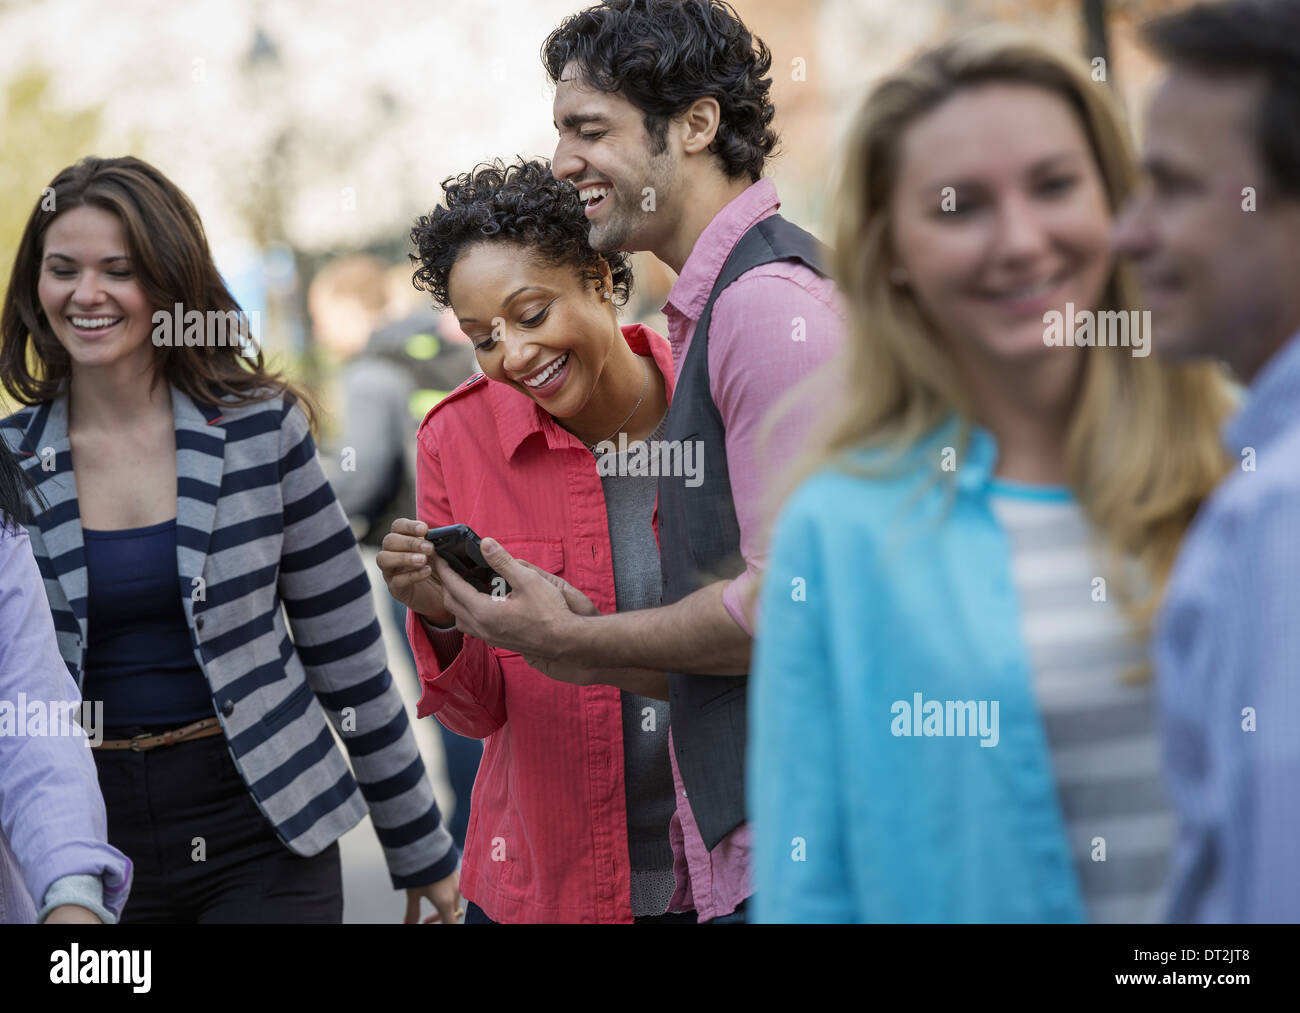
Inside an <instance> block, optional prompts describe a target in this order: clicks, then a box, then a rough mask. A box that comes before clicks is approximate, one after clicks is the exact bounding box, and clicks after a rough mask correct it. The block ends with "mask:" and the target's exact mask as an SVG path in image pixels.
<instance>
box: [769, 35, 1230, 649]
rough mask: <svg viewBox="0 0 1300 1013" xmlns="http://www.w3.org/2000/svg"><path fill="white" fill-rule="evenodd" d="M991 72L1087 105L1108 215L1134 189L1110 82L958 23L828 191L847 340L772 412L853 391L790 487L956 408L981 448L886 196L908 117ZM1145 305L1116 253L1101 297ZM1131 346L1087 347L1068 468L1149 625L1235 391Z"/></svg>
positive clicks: (1085, 116)
mask: <svg viewBox="0 0 1300 1013" xmlns="http://www.w3.org/2000/svg"><path fill="white" fill-rule="evenodd" d="M991 82H1000V83H1012V84H1029V85H1035V86H1039V87H1042V88H1046V89H1048V90H1049V91H1052V92H1053V93H1055V94H1058V95H1061V96H1062V97H1064V98H1065V99H1066V100H1067V101H1068V102H1069V103H1070V105H1071V107H1072V108H1074V109H1075V110H1076V112H1077V113H1078V116H1079V119H1080V121H1081V124H1082V126H1083V129H1084V132H1085V134H1086V135H1087V138H1088V141H1089V144H1090V146H1091V149H1092V152H1093V155H1094V157H1095V159H1096V163H1097V166H1098V169H1099V172H1100V175H1101V179H1102V182H1103V186H1104V189H1105V192H1106V196H1107V199H1108V203H1109V206H1110V209H1111V212H1112V213H1114V212H1115V211H1116V210H1117V209H1118V208H1119V206H1120V205H1121V204H1122V203H1123V201H1124V199H1125V198H1126V197H1127V195H1128V194H1129V192H1130V191H1131V190H1132V188H1133V186H1134V183H1135V180H1136V169H1135V166H1134V162H1133V157H1132V152H1131V147H1130V144H1129V140H1128V136H1127V133H1126V128H1125V126H1124V124H1123V121H1122V120H1121V118H1120V116H1119V114H1118V112H1117V111H1116V108H1115V106H1114V105H1113V104H1112V100H1111V98H1110V96H1109V94H1108V92H1107V89H1106V88H1105V86H1103V85H1098V84H1094V83H1093V82H1092V81H1091V80H1090V78H1089V76H1088V74H1087V73H1086V71H1085V70H1084V69H1083V68H1082V67H1081V66H1080V65H1078V64H1077V63H1076V62H1075V61H1074V60H1073V59H1071V58H1070V57H1068V56H1065V55H1061V54H1058V53H1056V52H1055V51H1054V50H1052V49H1051V48H1049V47H1047V46H1044V45H1043V44H1041V43H1039V42H1037V41H1035V40H1033V39H1031V38H1030V37H1028V36H1027V35H1025V34H1023V33H1021V32H1018V31H1014V30H1008V29H1004V28H994V29H983V30H980V31H978V32H974V33H971V34H968V35H965V36H961V37H959V38H956V39H954V40H952V41H949V42H947V43H945V44H943V45H941V46H939V47H937V48H934V49H931V50H928V51H926V52H924V53H922V54H921V55H920V56H918V57H917V58H915V59H914V60H913V61H912V62H910V63H909V64H908V65H907V66H905V67H904V68H902V69H901V70H899V71H898V72H896V73H894V74H892V75H890V76H889V77H888V78H886V79H885V80H884V81H883V82H881V83H880V84H879V85H877V86H876V87H875V88H874V89H873V90H872V91H871V93H870V94H869V95H868V97H867V99H866V101H865V102H864V104H863V105H862V107H861V108H860V109H859V110H858V112H857V114H856V116H855V118H854V120H853V122H852V126H851V128H850V131H849V135H848V138H847V145H846V156H845V157H844V158H843V159H842V160H841V165H842V172H841V176H840V179H839V180H838V182H837V187H836V190H837V193H836V199H835V201H834V203H833V204H832V205H831V206H832V207H834V208H835V209H836V217H837V220H838V221H837V227H836V231H835V234H834V237H833V242H834V250H835V252H834V254H833V259H832V272H833V274H834V276H835V278H836V281H837V283H838V285H839V287H840V291H841V293H842V294H843V297H844V300H845V303H846V305H847V308H848V318H849V319H848V333H847V336H846V341H845V345H844V347H843V349H842V350H841V352H840V353H838V354H837V355H836V356H835V357H833V358H832V361H831V362H829V363H828V364H827V365H826V366H825V367H824V368H823V369H822V370H820V371H818V373H815V374H814V375H813V377H810V378H809V382H808V383H807V384H804V385H801V386H800V388H798V389H796V391H794V392H792V394H791V396H790V397H789V398H788V399H786V400H783V402H782V404H781V405H780V406H778V408H777V411H776V413H774V414H776V415H780V414H781V413H782V412H783V411H784V410H787V409H788V408H789V407H790V406H791V405H792V403H793V402H794V401H797V400H798V399H800V398H801V397H807V396H808V395H809V392H810V389H812V388H816V387H817V386H818V385H819V384H824V383H826V382H827V381H828V379H829V378H838V382H839V384H840V390H841V391H842V392H843V393H841V395H840V396H838V397H836V398H835V399H834V401H833V404H834V408H833V409H832V410H831V412H830V413H829V414H827V415H826V416H824V417H823V418H822V420H821V423H820V425H819V427H818V428H816V429H815V430H814V432H813V434H812V436H811V444H810V450H809V452H808V453H807V454H806V455H805V456H804V457H803V458H802V459H801V460H800V461H799V462H798V463H797V464H796V466H795V467H794V469H793V471H792V473H791V477H790V484H789V486H788V487H787V488H785V489H784V490H782V491H783V492H784V493H786V494H788V493H789V492H790V491H792V490H793V488H794V486H795V485H798V484H799V482H801V481H802V480H803V479H804V478H807V477H808V476H809V475H811V474H812V473H813V472H816V471H820V470H823V469H825V468H827V467H835V468H838V469H840V470H844V471H848V472H850V473H859V474H868V475H870V474H877V475H878V474H880V473H881V471H882V470H884V471H888V470H890V469H892V468H895V467H897V466H898V465H899V464H900V462H901V461H902V458H903V455H904V454H905V452H906V451H907V450H908V449H909V448H911V447H913V446H914V445H916V444H917V443H918V442H919V441H920V440H921V439H922V438H923V437H925V436H926V435H927V434H929V433H931V432H932V431H933V430H935V428H936V427H937V426H939V425H941V424H942V423H943V422H944V421H946V420H948V419H949V418H952V417H954V416H955V417H956V419H957V421H958V434H959V435H958V438H957V448H958V453H959V454H964V453H965V450H966V449H967V447H968V446H969V438H970V427H971V404H970V401H969V398H968V396H967V394H966V392H965V391H964V390H963V385H962V383H961V381H960V379H959V374H958V372H957V369H956V367H955V364H954V362H953V361H952V359H951V355H950V353H949V352H947V351H946V350H945V346H944V343H943V342H942V341H941V340H940V338H939V335H937V334H936V333H935V330H934V328H933V326H932V325H931V324H930V323H929V322H928V321H927V319H926V318H925V316H924V315H923V314H922V312H921V310H920V308H919V307H918V306H917V304H916V302H915V301H914V299H913V296H912V295H911V293H910V291H908V290H907V289H906V288H903V287H900V286H898V285H896V284H892V283H891V279H890V272H891V271H892V270H893V268H894V267H895V266H896V264H895V261H894V259H893V249H892V240H891V233H890V224H891V223H890V215H889V202H890V197H891V194H892V193H893V190H894V186H895V184H896V182H897V176H898V171H899V153H900V146H901V141H902V138H903V135H904V134H905V132H906V131H907V129H908V128H909V127H910V126H911V125H912V124H913V123H914V122H915V121H916V120H917V119H918V118H920V117H921V116H923V115H924V114H925V113H927V112H929V111H930V110H932V109H934V108H935V107H937V106H938V105H939V104H940V103H942V102H944V101H945V100H946V99H948V98H950V97H951V96H953V95H954V94H956V93H958V92H960V91H962V90H964V89H966V88H970V87H974V86H978V85H982V84H986V83H991ZM1135 305H1136V300H1135V298H1134V291H1133V288H1132V281H1131V279H1130V278H1129V274H1128V269H1127V268H1126V267H1124V266H1122V265H1117V266H1116V267H1115V269H1114V270H1113V273H1112V275H1111V277H1110V279H1109V280H1108V282H1107V285H1106V288H1105V291H1104V293H1103V295H1102V300H1101V305H1100V306H1098V307H1094V309H1114V310H1119V309H1126V308H1129V307H1132V306H1135ZM1122 352H1123V354H1120V353H1121V349H1110V350H1107V351H1101V350H1098V349H1091V350H1085V349H1078V350H1077V351H1076V352H1075V354H1083V355H1086V357H1087V358H1086V363H1085V365H1084V367H1083V370H1084V377H1083V380H1082V385H1081V389H1080V393H1079V396H1078V400H1077V402H1076V404H1075V409H1074V412H1073V415H1072V417H1071V419H1070V423H1069V427H1068V432H1067V436H1066V448H1065V468H1066V474H1067V476H1068V482H1069V485H1070V487H1071V488H1072V489H1073V491H1074V493H1075V496H1076V498H1077V500H1078V502H1079V505H1080V507H1081V508H1082V510H1083V511H1084V513H1085V515H1086V516H1087V518H1088V519H1089V521H1090V522H1091V525H1092V526H1093V528H1094V531H1095V532H1096V533H1097V534H1098V536H1099V538H1100V541H1101V542H1102V544H1103V548H1104V551H1105V553H1106V558H1107V563H1108V567H1107V569H1108V571H1109V572H1110V573H1112V574H1113V576H1112V577H1111V580H1110V583H1111V585H1112V587H1113V588H1114V589H1115V593H1116V597H1117V599H1118V600H1119V601H1120V602H1121V605H1122V606H1123V607H1124V609H1125V611H1126V613H1127V614H1128V615H1129V617H1130V619H1131V621H1132V623H1133V626H1134V628H1135V632H1136V633H1137V634H1138V635H1139V636H1141V637H1143V638H1144V639H1145V638H1146V637H1148V636H1149V635H1150V628H1151V622H1152V618H1153V616H1154V614H1155V612H1156V610H1157V609H1158V607H1159V601H1160V597H1161V594H1162V592H1163V589H1164V584H1165V581H1166V580H1167V578H1168V574H1169V570H1170V568H1171V566H1172V564H1173V561H1174V558H1175V556H1176V554H1177V551H1178V546H1179V542H1180V541H1181V539H1182V536H1183V533H1184V531H1185V529H1186V527H1187V525H1188V523H1189V522H1190V521H1191V519H1192V517H1193V515H1194V514H1195V513H1196V510H1197V508H1198V506H1199V505H1200V503H1201V501H1202V500H1203V499H1204V498H1205V496H1207V495H1208V494H1209V492H1210V491H1211V490H1212V489H1213V488H1214V486H1215V485H1216V484H1217V483H1218V482H1219V480H1220V479H1221V478H1222V476H1223V475H1224V473H1225V471H1226V468H1227V458H1226V455H1225V453H1224V451H1223V450H1222V448H1221V447H1220V445H1219V440H1218V431H1219V428H1220V426H1221V424H1222V422H1223V420H1224V419H1225V417H1226V415H1227V413H1228V412H1229V411H1230V410H1231V407H1232V403H1231V398H1230V395H1229V388H1228V385H1227V384H1226V383H1225V381H1224V379H1223V377H1222V375H1221V374H1220V373H1219V371H1218V370H1217V369H1216V367H1214V366H1207V365H1194V366H1173V365H1166V364H1164V363H1162V362H1160V361H1158V360H1157V359H1156V358H1155V357H1134V356H1132V355H1130V354H1128V350H1127V349H1124V350H1122ZM823 389H824V388H823ZM772 421H773V422H775V419H773V420H772ZM863 447H872V448H880V449H882V450H883V451H884V453H883V454H882V455H879V457H880V460H879V461H877V462H875V463H874V464H864V463H863V462H862V461H861V459H860V458H858V459H857V460H854V461H850V460H849V459H848V458H847V456H846V455H848V453H849V452H850V451H853V450H857V449H859V448H863ZM933 464H934V468H935V475H934V476H933V478H934V479H935V480H937V481H942V480H943V479H944V478H945V474H944V473H942V472H940V470H939V461H938V460H935V461H934V462H933ZM946 477H947V479H949V480H951V478H952V475H951V473H948V474H947V475H946ZM949 488H950V490H951V486H949ZM1124 559H1132V560H1133V561H1135V562H1136V563H1137V564H1138V565H1139V568H1140V570H1141V571H1142V577H1141V579H1139V580H1131V579H1129V577H1128V576H1126V572H1127V568H1125V567H1122V566H1120V565H1119V564H1120V562H1121V560H1124Z"/></svg>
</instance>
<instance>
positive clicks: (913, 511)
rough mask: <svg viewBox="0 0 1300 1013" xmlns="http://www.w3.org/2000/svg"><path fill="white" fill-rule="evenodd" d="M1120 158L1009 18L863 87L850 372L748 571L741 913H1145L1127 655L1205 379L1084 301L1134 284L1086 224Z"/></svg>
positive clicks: (1213, 476)
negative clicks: (745, 890) (751, 637)
mask: <svg viewBox="0 0 1300 1013" xmlns="http://www.w3.org/2000/svg"><path fill="white" fill-rule="evenodd" d="M1134 172H1135V170H1134V167H1133V162H1132V158H1131V155H1130V147H1129V141H1128V138H1127V136H1126V133H1125V129H1124V127H1123V126H1122V124H1121V122H1120V120H1119V118H1118V116H1117V114H1116V112H1115V110H1114V108H1113V106H1112V104H1111V101H1110V97H1109V94H1108V89H1107V87H1106V86H1105V85H1104V84H1099V83H1094V82H1093V81H1092V80H1090V78H1089V74H1088V71H1087V69H1086V67H1084V66H1082V65H1079V64H1076V62H1075V61H1074V60H1073V59H1071V58H1069V57H1066V56H1062V55H1058V54H1056V53H1055V52H1054V51H1052V50H1050V49H1048V48H1045V47H1043V46H1042V45H1040V44H1038V43H1037V42H1034V41H1032V40H1030V39H1028V38H1026V37H1024V36H1023V35H1018V34H1011V33H1007V32H1005V31H998V30H991V31H990V30H986V31H983V32H981V33H977V34H975V35H970V36H966V37H963V38H960V39H957V40H955V41H952V42H950V43H947V44H945V45H943V46H940V47H939V48H937V49H934V50H931V51H929V52H927V53H924V54H922V55H921V56H920V57H918V58H917V59H916V60H915V61H914V62H912V63H911V64H910V65H908V66H907V67H905V68H904V69H902V70H901V71H899V72H898V73H896V74H894V75H892V76H891V77H889V78H888V79H886V80H885V81H884V82H883V83H881V84H880V85H879V86H878V87H876V88H875V89H874V90H873V91H872V93H871V94H870V95H869V97H868V98H867V100H866V102H865V104H864V105H863V106H862V108H861V109H860V111H859V112H858V114H857V117H856V120H855V122H854V124H853V126H852V128H851V130H850V134H849V138H848V150H847V158H846V160H845V164H844V166H843V173H842V183H841V184H840V188H839V194H838V203H837V204H836V205H835V207H836V209H837V213H836V217H837V221H838V226H837V228H838V233H837V235H836V237H835V240H836V242H835V246H836V254H835V256H836V263H835V270H836V273H837V275H838V281H839V283H840V285H841V286H842V291H843V293H844V297H845V300H846V302H847V304H848V306H849V309H850V327H851V330H850V339H849V341H848V342H847V344H846V349H845V352H844V357H843V358H842V359H841V360H840V361H839V362H838V363H836V364H835V369H834V371H833V374H832V375H834V376H837V377H838V378H839V379H838V381H836V382H838V383H839V384H841V396H840V397H839V398H838V399H836V401H835V408H834V410H833V414H832V416H831V417H828V418H827V420H826V422H825V425H824V428H823V430H822V432H821V434H820V436H819V438H818V440H817V441H816V443H815V444H814V446H815V448H816V449H815V452H814V453H812V455H811V457H810V458H809V460H808V461H807V462H806V467H805V468H804V469H803V471H802V472H801V477H802V481H801V482H800V484H799V485H798V487H797V488H796V490H795V491H794V493H793V494H792V495H791V496H790V498H789V499H788V501H787V502H786V504H785V507H784V509H783V511H782V513H781V515H780V517H779V519H778V521H777V524H776V527H775V531H774V536H773V542H772V546H771V553H770V561H769V569H768V575H767V580H766V582H765V584H764V588H763V592H762V599H761V611H760V617H761V626H760V632H759V637H758V641H757V645H756V665H755V669H754V672H755V683H756V685H757V692H756V693H755V695H754V698H753V700H752V702H751V714H750V721H751V730H750V733H751V739H750V742H751V746H750V754H749V775H748V787H749V806H750V812H751V817H752V818H753V820H754V825H755V828H756V831H755V838H756V839H755V877H756V882H755V900H756V907H757V916H758V919H759V920H761V921H819V922H821V921H926V922H993V921H1016V922H1030V921H1082V920H1105V921H1112V920H1115V921H1135V920H1136V921H1140V920H1155V919H1156V918H1158V917H1159V914H1160V908H1159V903H1160V897H1159V892H1160V886H1161V883H1162V881H1163V878H1164V874H1165V869H1166V864H1167V857H1168V852H1169V847H1170V842H1171V836H1172V825H1171V820H1170V815H1169V809H1168V804H1167V802H1166V800H1165V798H1164V793H1163V790H1162V785H1161V778H1160V771H1159V765H1158V747H1157V740H1156V729H1155V727H1154V710H1153V706H1152V704H1153V700H1152V687H1151V683H1150V680H1149V678H1148V677H1147V676H1146V674H1145V672H1144V665H1143V661H1144V656H1145V651H1146V641H1147V638H1148V636H1149V629H1150V622H1151V616H1152V612H1153V610H1154V608H1155V605H1156V603H1157V602H1158V600H1159V597H1160V593H1161V590H1162V587H1163V584H1164V581H1165V579H1166V576H1167V574H1168V571H1169V567H1170V564H1171V562H1172V560H1173V558H1174V555H1175V553H1176V551H1177V548H1178V543H1179V540H1180V539H1181V537H1182V535H1183V532H1184V530H1185V528H1186V526H1187V524H1188V522H1189V520H1190V519H1191V517H1192V515H1193V514H1194V513H1195V511H1196V509H1197V506H1198V505H1199V504H1200V502H1201V501H1202V499H1203V498H1204V497H1205V496H1206V495H1207V494H1208V493H1209V491H1210V490H1211V489H1212V488H1213V486H1214V484H1215V483H1216V481H1217V480H1218V479H1219V478H1220V476H1221V475H1222V474H1223V471H1224V468H1225V461H1224V459H1223V456H1222V451H1221V450H1220V449H1219V445H1218V443H1217V439H1216V433H1217V430H1218V427H1219V425H1220V423H1221V422H1222V420H1223V418H1224V416H1225V415H1226V413H1227V412H1228V411H1229V407H1230V406H1229V399H1228V395H1227V391H1226V388H1225V387H1224V386H1223V385H1222V383H1221V381H1220V380H1219V378H1218V375H1217V373H1216V372H1214V370H1213V369H1212V367H1207V366H1201V367H1192V368H1180V369H1176V368H1172V367H1168V366H1164V365H1161V364H1160V363H1159V361H1158V360H1157V359H1156V358H1153V357H1150V355H1149V353H1150V351H1151V347H1150V342H1151V335H1150V333H1149V331H1147V330H1145V329H1144V326H1143V318H1142V317H1141V316H1140V315H1139V316H1138V317H1136V318H1132V317H1131V316H1129V315H1126V316H1125V317H1124V318H1123V319H1124V321H1125V322H1126V323H1130V324H1132V325H1133V327H1132V328H1131V329H1130V330H1128V331H1126V332H1124V334H1123V335H1121V333H1120V332H1119V331H1118V329H1117V328H1116V324H1117V322H1118V320H1119V319H1120V318H1119V317H1117V316H1108V317H1104V318H1103V317H1100V316H1097V317H1095V318H1092V315H1093V314H1099V313H1100V312H1101V311H1117V310H1128V309H1133V308H1136V304H1135V302H1134V300H1133V297H1132V295H1131V292H1130V282H1129V280H1128V278H1127V277H1126V276H1125V274H1124V273H1123V271H1122V269H1119V268H1117V267H1116V264H1115V261H1114V259H1113V257H1112V254H1111V251H1110V246H1109V233H1110V229H1111V225H1112V218H1113V215H1114V212H1115V209H1116V208H1117V207H1118V206H1119V205H1120V203H1121V202H1122V201H1123V199H1124V197H1125V196H1126V195H1127V194H1128V192H1129V191H1130V189H1131V188H1132V186H1133V183H1134ZM1090 318H1092V319H1091V323H1090V324H1088V325H1085V323H1084V321H1085V320H1088V319H1090ZM1103 320H1104V321H1106V323H1105V327H1106V330H1105V331H1104V332H1103V331H1101V330H1099V329H1098V327H1097V325H1098V322H1099V321H1103ZM1098 334H1103V335H1104V336H1105V337H1107V338H1108V339H1110V340H1113V341H1114V342H1115V344H1114V345H1111V344H1109V343H1108V344H1107V345H1106V346H1105V347H1100V346H1099V345H1097V344H1096V338H1097V336H1098ZM1076 339H1077V340H1076ZM1090 340H1091V341H1092V342H1093V343H1092V344H1091V345H1090V344H1089V343H1088V342H1089V341H1090ZM1156 340H1158V335H1157V336H1156Z"/></svg>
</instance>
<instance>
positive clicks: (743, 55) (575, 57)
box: [542, 0, 777, 181]
mask: <svg viewBox="0 0 1300 1013" xmlns="http://www.w3.org/2000/svg"><path fill="white" fill-rule="evenodd" d="M571 62H572V63H576V64H577V66H578V68H579V72H580V73H581V75H582V79H583V82H584V83H585V84H587V85H589V86H591V87H593V88H595V89H597V90H598V91H603V92H618V93H621V94H622V95H623V96H624V97H625V98H626V99H627V100H628V101H629V102H631V103H632V104H633V105H634V106H636V107H637V108H638V109H640V110H641V112H642V113H643V114H644V117H645V128H646V132H647V133H648V134H649V135H650V138H651V141H652V143H653V144H654V145H655V148H654V153H655V154H661V153H662V152H663V151H664V150H666V148H667V133H668V123H669V121H670V120H671V119H672V118H673V117H674V116H677V115H679V114H680V113H682V112H684V111H685V110H686V109H687V108H689V107H690V105H691V103H692V102H694V101H696V100H697V99H699V98H703V97H705V96H710V97H712V98H715V99H717V101H718V106H719V108H720V110H721V122H720V123H719V125H718V133H717V136H716V137H715V138H714V139H713V143H712V144H711V145H709V150H710V151H711V152H713V153H714V154H715V155H717V156H718V158H720V159H721V160H722V165H723V168H724V169H725V171H726V173H727V176H728V178H730V179H737V178H739V177H741V176H744V175H748V176H749V178H750V180H751V181H757V180H758V178H759V176H761V175H762V173H763V163H764V162H765V161H766V160H767V158H768V157H769V156H770V155H771V154H772V152H773V151H775V150H776V145H777V134H776V131H775V130H773V129H772V118H773V116H774V115H775V114H776V108H775V107H774V106H773V105H772V102H771V100H770V97H769V92H770V89H771V86H772V79H771V78H770V77H768V76H767V74H768V71H769V70H771V67H772V54H771V52H770V51H769V50H768V48H767V46H766V45H765V44H764V43H763V40H762V39H759V38H757V37H755V36H754V35H752V34H751V33H750V31H749V29H748V28H746V27H745V24H744V22H742V21H741V20H740V17H739V16H738V15H737V14H736V12H735V11H734V10H733V9H732V8H731V6H730V5H729V4H727V3H724V2H723V0H604V2H602V3H598V4H596V5H595V6H593V7H588V8H587V9H586V10H583V11H579V12H578V13H577V14H573V15H570V16H569V17H567V18H565V19H564V21H563V22H562V23H561V24H560V27H559V28H557V29H555V31H553V32H552V33H551V34H550V36H548V37H547V39H546V42H545V43H543V44H542V63H543V64H544V65H545V67H546V73H547V74H548V75H549V76H550V79H551V83H552V84H556V83H558V82H559V80H560V74H561V73H563V71H564V68H565V67H566V66H568V65H569V64H570V63H571Z"/></svg>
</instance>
